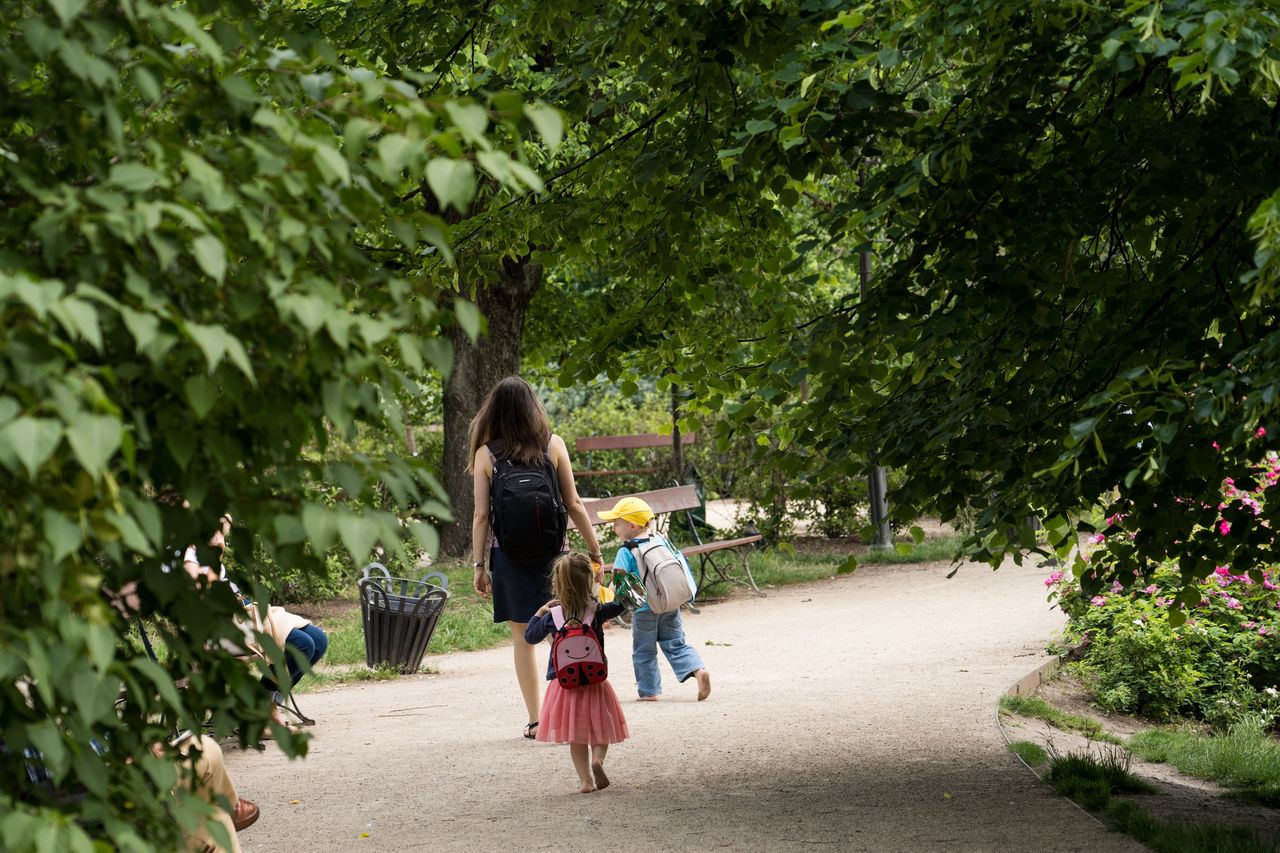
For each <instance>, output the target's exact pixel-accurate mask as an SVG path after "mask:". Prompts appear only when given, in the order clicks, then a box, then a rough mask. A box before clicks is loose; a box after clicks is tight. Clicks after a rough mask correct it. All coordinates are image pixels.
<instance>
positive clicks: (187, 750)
mask: <svg viewBox="0 0 1280 853" xmlns="http://www.w3.org/2000/svg"><path fill="white" fill-rule="evenodd" d="M184 734H185V735H186V737H182V736H179V738H178V739H177V741H175V744H176V747H177V750H178V752H180V753H181V754H182V755H184V756H188V758H190V755H191V753H192V752H193V751H194V750H197V749H198V751H199V755H198V757H197V758H195V759H194V761H195V764H194V768H195V773H196V779H197V780H199V782H198V793H199V794H200V795H201V796H202V797H204V798H205V800H206V801H207V802H208V803H209V804H210V805H212V806H213V807H214V817H213V818H212V819H211V820H210V822H211V823H212V822H216V823H219V824H221V825H222V826H223V827H224V828H225V829H226V830H227V835H228V836H229V837H230V838H231V846H230V847H223V846H222V845H220V844H218V843H217V841H216V840H215V839H214V835H213V833H212V831H211V830H210V828H209V826H208V824H206V825H204V826H202V827H201V828H200V831H199V832H197V833H195V834H194V835H189V836H187V849H188V850H191V851H193V853H195V851H198V853H209V851H220V853H240V840H239V838H238V837H237V835H236V833H238V832H239V831H241V830H243V829H246V828H247V827H249V826H252V825H253V823H254V822H255V821H257V819H258V815H259V814H260V812H259V809H258V807H257V805H255V804H254V803H252V802H250V801H249V800H246V799H243V798H242V797H240V796H239V795H237V794H236V786H235V785H233V784H232V782H231V776H230V775H229V774H228V773H227V765H226V762H225V761H224V760H223V757H222V748H221V747H219V746H218V742H217V741H216V740H214V739H213V738H211V737H209V736H208V735H200V736H198V737H194V736H192V735H191V733H190V732H185V733H184ZM156 753H157V754H158V755H160V754H163V750H162V749H161V748H160V747H159V745H157V747H156ZM181 784H182V782H179V785H181ZM225 804H230V805H231V811H230V812H228V811H227V810H226V805H225Z"/></svg>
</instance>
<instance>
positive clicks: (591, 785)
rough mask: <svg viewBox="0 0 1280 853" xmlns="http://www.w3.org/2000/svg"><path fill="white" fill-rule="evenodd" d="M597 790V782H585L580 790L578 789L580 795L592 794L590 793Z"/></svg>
mask: <svg viewBox="0 0 1280 853" xmlns="http://www.w3.org/2000/svg"><path fill="white" fill-rule="evenodd" d="M595 789H596V783H595V782H583V783H582V786H581V787H580V788H578V793H579V794H590V793H591V792H592V791H594V790H595Z"/></svg>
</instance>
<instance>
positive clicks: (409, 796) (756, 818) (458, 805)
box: [229, 564, 1142, 853]
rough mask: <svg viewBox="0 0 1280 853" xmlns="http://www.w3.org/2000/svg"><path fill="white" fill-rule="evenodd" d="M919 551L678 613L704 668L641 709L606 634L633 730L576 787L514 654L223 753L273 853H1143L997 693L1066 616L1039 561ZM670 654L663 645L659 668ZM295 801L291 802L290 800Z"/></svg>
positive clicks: (447, 669) (438, 664)
mask: <svg viewBox="0 0 1280 853" xmlns="http://www.w3.org/2000/svg"><path fill="white" fill-rule="evenodd" d="M946 571H947V569H946V567H944V566H939V565H937V564H934V565H925V566H902V567H896V566H894V567H890V566H885V567H877V566H869V567H866V568H863V569H861V570H860V571H859V572H858V574H857V575H856V576H855V577H844V578H838V579H835V580H832V581H826V582H819V583H814V584H808V585H804V586H798V587H787V588H783V589H775V590H771V591H770V593H769V596H768V597H767V598H763V599H761V598H755V597H752V596H739V597H738V598H735V599H734V600H732V601H728V602H725V603H722V604H718V605H713V606H710V607H707V608H704V609H703V611H702V613H701V614H700V615H697V616H689V617H688V618H687V619H686V630H687V632H688V633H689V635H690V637H691V639H692V640H693V641H694V642H695V643H697V645H698V647H699V649H700V650H701V651H702V653H703V656H704V658H705V659H706V660H707V663H708V666H709V667H710V669H711V671H712V673H713V675H714V690H713V693H712V696H711V698H710V699H709V700H708V701H707V702H704V703H701V704H699V703H696V702H695V701H694V688H693V683H692V681H690V682H688V683H687V684H684V685H676V684H674V683H671V679H670V671H669V670H664V679H666V683H664V689H665V690H666V696H665V697H664V701H662V702H658V703H636V702H632V701H630V699H631V698H632V697H633V696H634V695H635V683H634V680H633V678H632V674H631V667H630V660H629V646H630V642H629V641H630V638H629V636H628V635H627V634H626V632H625V631H621V630H614V631H611V633H610V636H609V638H608V640H607V643H608V650H609V652H610V663H611V671H612V676H611V680H612V681H613V683H614V687H615V689H616V690H617V691H618V694H619V696H620V697H621V698H622V699H623V704H624V707H625V708H626V711H627V715H628V722H629V724H630V727H631V731H632V739H631V740H630V741H628V742H627V743H625V744H622V745H620V746H617V747H614V749H613V750H612V751H611V752H610V754H609V769H610V775H611V776H612V779H613V782H614V784H613V786H612V787H610V788H609V789H607V790H605V791H601V792H599V793H596V794H590V795H579V794H577V793H575V791H576V777H575V775H574V773H573V770H572V767H571V765H570V763H569V756H568V749H567V748H565V747H553V746H547V745H541V744H535V743H532V742H530V741H526V740H523V739H520V738H519V737H518V733H519V729H520V726H521V724H522V723H523V706H522V704H521V702H520V700H519V696H518V691H517V690H516V686H515V679H514V675H513V674H512V671H511V664H510V651H509V649H505V648H503V649H493V650H489V651H484V652H473V653H467V654H456V655H445V656H440V657H436V658H434V659H432V661H431V663H432V665H433V666H434V667H435V668H437V669H438V670H439V671H440V675H438V676H430V677H416V678H413V679H404V680H400V681H395V682H385V683H376V684H368V685H361V686H349V687H345V688H341V689H335V690H331V691H327V692H322V693H316V694H310V695H308V696H307V697H306V701H305V707H306V709H307V711H308V713H310V714H312V715H313V716H315V717H317V718H318V719H319V720H320V723H319V724H318V726H317V727H316V729H315V735H316V736H315V739H314V740H313V741H312V746H311V754H310V756H309V757H308V758H307V759H305V760H304V761H302V762H297V763H294V764H292V765H291V764H290V763H289V762H288V761H287V760H286V759H284V758H283V757H282V756H281V755H280V753H279V752H278V751H276V750H273V749H269V750H268V751H267V752H266V753H256V752H233V753H230V754H229V760H230V764H231V770H232V772H233V774H234V776H235V780H236V785H237V786H238V787H239V788H240V790H241V792H242V793H243V794H244V795H245V796H247V797H249V798H250V799H253V800H256V801H257V802H258V804H259V805H260V806H261V807H262V819H261V820H260V821H259V822H258V824H257V825H255V826H254V827H252V828H251V829H249V830H246V831H245V833H244V834H243V835H242V836H241V839H242V841H243V842H244V843H245V848H246V850H247V851H251V853H265V851H282V850H283V851H329V850H334V851H337V850H369V851H402V850H431V851H442V850H443V851H450V850H465V851H488V850H515V849H530V850H541V849H548V850H549V849H557V850H567V849H573V850H580V851H593V850H602V849H606V848H607V849H613V850H639V849H649V850H694V851H697V850H734V851H737V850H760V851H766V850H767V851H774V850H798V849H828V850H831V849H834V850H871V851H894V850H901V851H931V850H939V851H941V850H946V851H970V850H972V851H978V850H983V851H986V850H1000V851H1003V850H1008V851H1022V850H1033V849H1034V850H1044V851H1069V850H1075V851H1089V853H1106V851H1113V850H1114V851H1122V850H1123V851H1132V850H1140V849H1142V848H1140V847H1139V846H1138V845H1137V844H1135V843H1133V842H1131V841H1129V840H1127V839H1124V838H1121V837H1118V836H1115V835H1112V834H1110V833H1108V832H1106V831H1105V830H1104V829H1102V828H1101V827H1100V826H1099V825H1098V824H1097V823H1095V822H1094V821H1093V820H1092V819H1091V818H1089V817H1088V816H1086V815H1085V814H1084V813H1082V812H1081V811H1079V810H1078V809H1077V808H1075V807H1074V806H1073V805H1071V804H1070V803H1069V802H1067V801H1066V800H1064V799H1062V798H1060V797H1057V796H1056V795H1053V794H1051V793H1049V792H1048V791H1047V790H1046V789H1045V788H1044V787H1042V786H1040V785H1039V784H1038V783H1036V782H1035V780H1034V779H1030V778H1029V777H1028V775H1027V771H1026V770H1025V768H1023V767H1022V766H1021V765H1020V764H1018V763H1017V759H1016V758H1014V757H1013V756H1012V755H1011V754H1010V753H1009V752H1008V750H1007V749H1006V747H1005V745H1004V742H1003V740H1002V739H1001V737H1000V734H999V731H998V729H997V726H996V723H995V707H996V703H997V701H998V699H999V696H1000V694H1001V693H1002V692H1003V691H1004V690H1005V689H1006V688H1007V687H1008V686H1009V685H1010V684H1012V683H1013V682H1014V681H1015V680H1017V679H1018V678H1019V677H1020V676H1022V675H1024V674H1025V673H1027V672H1028V671H1030V670H1031V669H1033V668H1035V667H1036V666H1037V665H1038V664H1039V663H1040V662H1041V660H1042V653H1041V650H1042V649H1043V646H1044V644H1045V641H1046V640H1047V639H1048V638H1049V636H1050V635H1051V634H1052V633H1053V631H1054V630H1055V629H1057V628H1058V627H1059V625H1060V614H1058V613H1057V612H1056V611H1049V610H1048V609H1047V607H1046V604H1045V600H1044V587H1043V585H1042V584H1041V579H1042V576H1043V574H1044V573H1043V572H1042V571H1040V570H1037V569H1027V568H1024V569H1019V568H1016V567H1014V566H1012V565H1008V566H1006V567H1005V568H1003V569H1001V570H1000V571H999V572H992V571H990V570H989V569H987V568H985V567H982V566H965V567H964V568H963V569H961V571H960V573H959V574H957V575H956V577H955V578H953V579H951V580H947V579H945V577H944V576H945V574H946ZM663 666H664V667H665V662H664V663H663ZM293 801H297V802H293Z"/></svg>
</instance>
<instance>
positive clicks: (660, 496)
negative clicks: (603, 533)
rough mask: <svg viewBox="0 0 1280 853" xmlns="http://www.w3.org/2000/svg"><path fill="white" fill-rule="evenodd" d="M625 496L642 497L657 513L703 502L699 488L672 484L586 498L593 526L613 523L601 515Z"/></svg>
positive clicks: (690, 506)
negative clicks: (609, 496) (647, 490)
mask: <svg viewBox="0 0 1280 853" xmlns="http://www.w3.org/2000/svg"><path fill="white" fill-rule="evenodd" d="M623 497H631V498H640V499H641V500H642V501H644V502H645V503H647V504H648V505H649V506H650V507H652V508H653V512H654V514H655V515H662V514H664V513H668V512H680V511H681V510H686V509H697V508H698V507H699V506H701V505H702V504H701V503H700V502H699V501H698V490H697V488H695V487H694V486H672V487H670V488H667V489H655V490H653V491H652V492H637V493H636V494H634V495H620V496H619V497H616V498H601V499H599V500H585V501H583V502H582V505H583V506H584V507H586V509H587V517H588V518H590V519H591V524H592V525H593V526H597V527H598V526H600V525H602V524H612V523H613V522H612V521H606V520H604V519H603V518H601V517H600V513H601V511H603V510H608V509H612V508H613V506H614V504H616V503H617V502H618V501H619V500H620V499H621V498H623ZM569 526H570V527H573V526H575V525H574V523H573V519H569Z"/></svg>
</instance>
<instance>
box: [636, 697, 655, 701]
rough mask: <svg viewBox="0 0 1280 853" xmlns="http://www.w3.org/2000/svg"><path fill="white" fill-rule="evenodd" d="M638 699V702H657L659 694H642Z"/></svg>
mask: <svg viewBox="0 0 1280 853" xmlns="http://www.w3.org/2000/svg"><path fill="white" fill-rule="evenodd" d="M636 701H637V702H657V701H658V697H657V696H641V697H640V698H638V699H636Z"/></svg>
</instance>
